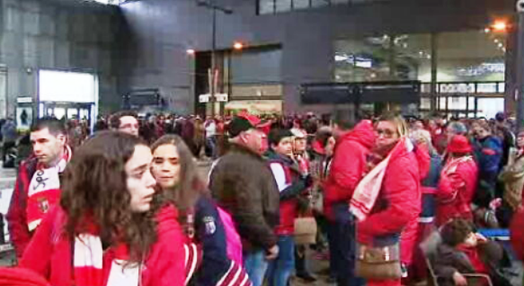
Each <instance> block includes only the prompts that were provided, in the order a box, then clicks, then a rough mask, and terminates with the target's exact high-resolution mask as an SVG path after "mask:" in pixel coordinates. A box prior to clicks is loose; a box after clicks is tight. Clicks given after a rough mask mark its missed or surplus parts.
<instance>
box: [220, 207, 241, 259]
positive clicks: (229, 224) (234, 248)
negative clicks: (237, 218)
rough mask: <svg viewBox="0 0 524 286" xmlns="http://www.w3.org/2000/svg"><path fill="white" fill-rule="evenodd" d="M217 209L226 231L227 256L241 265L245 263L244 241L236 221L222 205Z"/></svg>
mask: <svg viewBox="0 0 524 286" xmlns="http://www.w3.org/2000/svg"><path fill="white" fill-rule="evenodd" d="M217 209H218V214H219V216H220V220H222V225H223V227H224V231H225V232H226V244H227V256H228V257H229V259H231V260H233V261H235V262H236V263H238V264H239V265H243V260H242V242H241V240H240V235H239V234H238V232H237V229H236V227H235V223H234V222H233V218H232V217H231V215H230V214H229V213H227V212H226V211H225V210H223V209H222V208H221V207H219V206H217Z"/></svg>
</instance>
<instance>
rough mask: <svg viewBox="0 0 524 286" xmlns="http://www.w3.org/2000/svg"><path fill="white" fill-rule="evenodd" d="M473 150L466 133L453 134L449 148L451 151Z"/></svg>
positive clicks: (465, 151) (468, 151)
mask: <svg viewBox="0 0 524 286" xmlns="http://www.w3.org/2000/svg"><path fill="white" fill-rule="evenodd" d="M472 150H473V149H472V148H471V144H469V140H468V138H466V136H464V135H455V136H453V138H451V142H449V144H448V148H447V151H448V152H449V153H471V151H472Z"/></svg>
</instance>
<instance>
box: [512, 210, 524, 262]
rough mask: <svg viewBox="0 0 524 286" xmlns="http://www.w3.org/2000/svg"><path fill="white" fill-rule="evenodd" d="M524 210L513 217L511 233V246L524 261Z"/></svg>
mask: <svg viewBox="0 0 524 286" xmlns="http://www.w3.org/2000/svg"><path fill="white" fill-rule="evenodd" d="M523 229H524V209H521V210H520V211H519V212H517V213H516V214H514V215H513V220H512V221H511V226H510V232H511V246H513V250H514V251H515V254H516V255H517V257H518V258H519V259H520V260H521V261H524V231H522V230H523Z"/></svg>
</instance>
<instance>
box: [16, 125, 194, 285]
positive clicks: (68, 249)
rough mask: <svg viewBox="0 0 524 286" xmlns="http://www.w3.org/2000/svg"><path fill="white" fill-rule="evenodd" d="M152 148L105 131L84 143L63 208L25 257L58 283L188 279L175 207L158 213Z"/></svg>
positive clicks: (67, 180)
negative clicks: (155, 198)
mask: <svg viewBox="0 0 524 286" xmlns="http://www.w3.org/2000/svg"><path fill="white" fill-rule="evenodd" d="M151 160H152V155H151V150H150V149H149V147H148V146H147V145H146V144H145V143H144V142H143V141H141V140H140V139H138V137H136V136H133V135H129V134H124V133H121V132H103V133H100V134H98V135H97V136H95V137H94V138H92V139H90V140H88V141H87V142H86V143H85V144H84V145H82V146H81V147H80V148H79V149H78V150H77V152H76V154H75V155H74V157H73V158H72V160H71V162H70V163H69V164H70V165H68V167H67V169H66V171H65V174H64V186H63V189H62V197H61V199H60V206H59V207H56V208H55V209H53V210H51V211H50V212H49V214H48V216H47V217H46V218H45V219H44V221H43V222H42V224H41V226H40V227H39V229H38V231H37V232H36V234H35V236H34V237H33V240H32V241H31V243H30V244H29V246H28V247H27V249H26V251H25V254H24V256H23V258H22V260H21V261H20V267H24V268H29V269H31V270H33V271H35V272H36V273H38V274H40V275H42V276H44V277H45V278H46V279H47V280H48V281H49V283H50V284H51V285H53V286H70V285H77V286H92V285H104V286H106V285H107V286H117V285H129V286H138V285H141V286H158V285H177V286H181V285H184V279H185V277H184V248H183V242H182V231H181V229H180V226H179V225H178V223H177V222H176V219H169V218H172V217H175V216H176V213H174V212H171V213H169V210H166V211H165V212H164V213H163V215H162V216H157V217H158V219H157V220H156V221H155V219H154V213H155V209H154V207H153V205H152V200H153V194H154V193H155V190H154V187H155V184H156V181H155V179H154V178H153V176H152V175H151V172H150V167H151Z"/></svg>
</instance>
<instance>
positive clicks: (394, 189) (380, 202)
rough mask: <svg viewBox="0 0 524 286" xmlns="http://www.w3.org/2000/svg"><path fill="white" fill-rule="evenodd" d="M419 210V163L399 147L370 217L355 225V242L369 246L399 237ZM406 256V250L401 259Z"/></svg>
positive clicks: (413, 155) (405, 149)
mask: <svg viewBox="0 0 524 286" xmlns="http://www.w3.org/2000/svg"><path fill="white" fill-rule="evenodd" d="M420 209H421V191H420V171H419V164H418V160H417V157H416V155H415V153H414V152H412V151H408V150H407V148H400V149H398V152H395V154H392V155H391V159H390V162H389V164H388V167H387V169H386V174H385V175H384V180H383V182H382V189H381V190H380V195H379V197H378V199H377V201H376V203H375V206H374V207H373V210H372V211H371V214H370V215H369V216H368V217H367V218H366V219H365V220H364V221H362V222H360V223H359V224H358V225H357V239H358V241H359V242H360V243H363V244H366V245H372V244H373V239H374V238H376V237H379V236H386V235H392V234H400V233H401V232H402V231H403V230H404V229H405V228H406V227H407V226H408V224H409V223H410V222H412V221H414V220H416V219H417V218H418V216H419V214H420ZM403 239H404V238H403ZM405 255H407V256H410V253H409V251H408V252H406V253H404V254H403V255H402V256H405Z"/></svg>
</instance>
